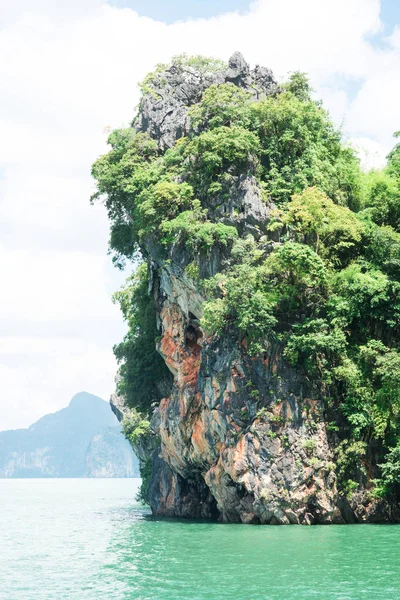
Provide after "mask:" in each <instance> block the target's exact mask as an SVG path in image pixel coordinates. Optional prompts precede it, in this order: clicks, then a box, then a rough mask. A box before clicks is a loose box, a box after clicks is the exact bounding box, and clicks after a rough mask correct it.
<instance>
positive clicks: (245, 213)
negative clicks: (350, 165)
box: [113, 54, 380, 524]
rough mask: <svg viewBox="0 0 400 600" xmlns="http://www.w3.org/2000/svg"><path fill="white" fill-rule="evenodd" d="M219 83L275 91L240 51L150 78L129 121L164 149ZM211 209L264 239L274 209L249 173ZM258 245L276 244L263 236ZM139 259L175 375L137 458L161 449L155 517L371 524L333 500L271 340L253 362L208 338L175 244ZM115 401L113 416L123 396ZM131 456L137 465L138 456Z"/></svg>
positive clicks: (317, 431)
mask: <svg viewBox="0 0 400 600" xmlns="http://www.w3.org/2000/svg"><path fill="white" fill-rule="evenodd" d="M223 82H234V83H235V84H236V85H238V86H239V87H242V88H244V89H245V90H247V91H251V93H252V94H254V97H255V98H257V99H258V98H260V97H262V96H263V95H264V96H265V95H268V94H271V93H277V92H278V91H279V90H278V88H277V84H276V82H275V80H274V78H273V75H272V73H271V72H270V71H269V70H268V69H263V68H261V67H257V68H256V69H254V70H250V68H249V66H248V65H247V64H246V62H245V61H244V60H243V58H242V57H241V55H239V54H235V55H234V56H233V57H232V58H231V60H230V62H229V67H228V69H227V70H226V71H224V72H219V73H217V74H216V75H214V76H211V75H210V76H207V77H205V78H203V79H198V78H196V77H195V76H194V75H193V74H192V73H191V72H190V71H189V72H187V73H185V72H182V71H177V70H175V69H174V68H173V67H172V68H171V69H170V70H169V71H167V72H166V73H164V74H163V84H162V86H161V85H160V87H159V89H157V82H155V84H154V86H155V88H156V92H157V93H156V94H152V95H151V94H150V95H147V96H146V97H145V98H144V100H143V101H142V105H141V110H140V115H139V117H138V119H137V120H136V121H135V122H134V124H133V125H134V127H135V128H136V129H137V130H138V131H142V132H148V133H149V134H150V136H151V137H152V138H154V139H155V140H157V142H158V144H159V146H160V148H161V149H163V150H164V149H165V148H168V147H171V146H173V144H174V143H175V141H176V140H177V139H178V138H180V137H181V136H182V135H184V134H185V133H187V132H188V129H189V126H190V124H189V120H188V109H189V107H190V106H191V105H192V104H194V103H196V102H198V101H199V99H200V97H201V94H202V92H203V91H204V89H205V88H206V87H208V86H210V85H211V84H213V83H223ZM207 208H208V211H209V215H210V217H211V219H213V220H220V221H222V222H223V223H225V224H229V225H234V226H235V227H236V229H237V231H238V232H239V235H241V236H243V235H244V234H246V233H249V232H250V233H252V235H253V236H254V237H255V238H256V239H258V240H260V239H262V236H263V235H264V234H265V231H266V226H267V224H268V222H269V218H270V212H271V210H272V209H273V206H272V205H271V204H268V203H266V202H265V201H264V200H262V198H261V190H260V189H259V188H258V187H257V184H256V182H255V179H254V178H253V177H252V175H251V172H249V173H248V174H247V175H241V176H238V177H236V179H234V181H233V182H232V193H231V194H230V195H229V200H227V199H226V198H225V199H224V200H219V201H215V200H214V201H213V202H211V201H210V204H209V206H208V207H207ZM265 243H266V244H273V243H274V242H273V239H271V236H270V237H269V239H266V240H265ZM146 251H147V257H146V258H147V259H148V261H149V263H150V265H151V275H152V277H151V291H152V293H153V294H154V297H155V299H156V306H157V313H158V321H159V328H160V333H161V339H160V341H159V344H158V350H159V352H160V354H161V355H162V357H163V358H164V360H165V363H166V365H167V366H168V368H169V370H170V371H171V373H172V374H173V377H174V385H173V389H172V393H171V395H170V396H169V397H166V398H164V399H163V400H162V401H161V403H160V405H159V406H158V407H157V408H156V409H155V411H154V414H153V419H152V427H153V430H154V436H153V438H152V442H151V443H150V445H147V448H145V449H144V450H145V451H144V452H142V459H143V458H145V457H146V456H148V454H149V452H151V450H152V448H153V447H154V445H157V444H158V442H159V445H157V447H156V450H155V451H154V452H153V469H152V478H151V482H150V488H149V489H150V491H149V502H150V505H151V508H152V511H153V513H154V514H155V515H165V516H174V517H193V518H204V519H220V520H223V521H226V522H243V523H270V524H289V523H294V524H312V523H343V522H345V521H357V520H359V521H362V520H374V519H376V520H379V518H380V513H379V510H380V509H379V507H377V506H376V505H375V504H374V503H373V502H372V503H371V502H370V501H369V500H367V499H366V496H363V497H362V498H358V499H357V502H355V501H353V503H350V502H349V501H347V500H345V499H344V498H343V497H341V496H340V495H339V494H338V490H337V483H336V475H335V472H334V468H333V465H332V461H333V451H332V440H330V439H329V436H328V432H327V427H326V422H325V418H324V407H323V402H322V391H321V389H318V387H317V386H316V385H314V384H313V382H312V381H310V380H309V379H308V378H307V377H306V376H305V375H301V374H299V372H298V371H296V370H295V369H294V368H292V367H290V366H289V365H288V363H287V362H285V361H284V360H283V358H282V351H281V348H280V346H279V344H278V343H276V344H273V345H272V346H271V347H270V349H269V350H268V352H265V353H264V355H263V356H261V357H256V358H254V357H251V356H249V354H248V353H247V351H246V347H245V344H241V343H239V342H238V340H237V339H236V338H235V336H234V335H233V334H232V335H224V336H223V337H218V336H213V337H212V338H207V337H206V336H205V334H204V332H203V331H202V329H201V327H200V324H199V323H200V319H201V317H202V306H203V297H202V294H201V291H200V289H199V288H197V286H196V285H195V284H194V283H193V280H191V279H189V278H188V277H187V276H186V274H185V271H184V268H185V266H186V265H187V263H188V259H187V257H186V254H185V249H184V248H183V247H181V246H179V245H176V246H174V247H173V248H172V250H171V252H170V256H169V260H167V261H166V260H164V259H163V258H160V253H159V252H158V250H157V244H155V243H152V244H148V246H147V248H146ZM224 258H225V257H224V255H223V252H222V251H221V250H220V249H218V248H214V250H213V251H212V252H211V253H210V254H209V255H208V256H207V257H204V260H202V261H201V265H200V269H201V271H202V273H201V275H202V276H210V275H214V274H215V273H216V272H217V271H218V270H219V269H220V267H221V264H223V261H224ZM260 399H262V401H263V402H262V405H263V408H262V409H261V410H260ZM113 404H114V410H115V412H116V413H117V414H119V416H121V414H122V412H123V410H124V409H123V407H121V399H118V398H117V397H115V398H114V399H113ZM142 450H143V448H142ZM135 451H136V453H137V454H138V455H139V457H141V449H140V448H135Z"/></svg>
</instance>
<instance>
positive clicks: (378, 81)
mask: <svg viewBox="0 0 400 600" xmlns="http://www.w3.org/2000/svg"><path fill="white" fill-rule="evenodd" d="M399 13H400V3H399V2H398V0H386V1H385V0H384V1H383V2H380V1H379V0H324V1H323V2H321V0H258V1H256V2H252V3H248V2H245V1H240V0H237V1H232V0H231V1H228V0H221V1H220V2H218V1H215V0H214V1H213V2H212V1H211V0H203V1H200V0H197V1H196V0H191V1H190V0H185V1H183V0H175V1H174V2H167V1H166V0H153V1H152V0H146V1H144V0H112V1H111V0H110V1H109V3H107V2H105V1H104V0H69V1H68V2H67V1H64V0H62V1H61V0H0V54H1V56H2V60H1V63H0V281H1V288H0V390H1V398H2V403H3V405H2V408H1V410H0V430H2V429H10V428H17V427H27V426H29V425H30V424H31V423H32V422H34V421H35V420H36V419H38V418H39V417H40V416H42V415H43V414H45V413H48V412H54V411H56V410H58V409H59V408H61V407H63V406H65V405H66V404H68V402H69V400H70V399H71V397H72V396H73V395H74V394H75V393H77V392H79V391H82V390H86V391H88V392H91V393H93V394H96V395H98V396H100V397H102V398H105V399H108V397H109V396H110V394H111V392H112V391H113V385H114V375H115V371H116V364H115V360H114V357H113V353H112V346H113V345H114V344H115V343H118V342H119V341H120V340H121V339H122V337H123V335H124V332H125V327H124V324H123V322H122V318H121V316H120V314H119V310H118V308H117V307H116V306H114V305H113V304H112V302H111V294H112V292H113V291H115V290H116V289H118V287H119V286H120V285H121V284H122V283H123V280H124V278H125V277H126V275H127V273H120V272H118V271H117V270H116V269H114V268H113V267H112V265H111V259H110V257H109V256H108V255H107V240H108V224H107V219H106V215H105V211H104V208H103V207H102V206H101V205H99V204H97V205H96V206H91V205H90V203H89V197H90V194H91V193H92V192H93V191H94V185H93V182H92V180H91V177H90V167H91V164H92V163H93V161H94V160H95V159H96V158H97V157H98V156H100V155H101V154H102V153H104V152H105V151H106V149H107V146H106V138H107V133H106V132H107V131H108V130H109V129H110V128H114V127H120V126H126V125H127V124H129V122H130V121H131V119H132V116H133V115H134V113H135V107H136V106H137V103H138V99H139V95H138V87H137V82H138V81H140V80H141V79H143V77H144V75H145V74H146V73H147V72H148V71H149V70H151V69H152V67H153V66H154V65H155V64H156V63H159V62H166V61H168V60H169V58H170V57H171V56H173V55H175V54H180V53H182V52H187V53H189V54H206V55H209V56H214V57H217V58H222V59H224V60H227V59H228V58H229V56H230V55H231V54H232V53H233V52H234V51H235V50H240V51H241V52H242V53H243V54H244V56H245V58H246V59H247V60H248V61H249V62H250V63H251V64H252V65H255V64H257V63H258V64H262V65H264V66H267V67H270V68H272V69H273V71H274V72H275V74H276V76H277V77H278V78H279V79H282V78H284V77H285V76H286V75H287V73H288V72H290V71H294V70H301V71H307V72H308V73H309V76H310V78H311V83H312V86H313V88H314V89H315V93H316V96H318V97H320V98H322V99H323V101H324V104H325V106H326V107H327V108H328V109H329V110H330V112H331V115H332V118H333V119H334V120H335V122H336V123H337V124H338V125H342V127H343V132H344V136H345V139H346V140H347V141H348V142H349V143H352V144H354V145H355V146H356V147H357V148H359V149H360V152H361V154H362V158H363V164H364V165H365V167H366V168H367V167H370V166H374V165H375V166H379V165H382V164H383V163H384V157H385V155H386V154H387V152H388V151H389V150H390V148H391V146H392V145H393V139H392V134H393V132H394V131H396V130H398V129H400V123H399V120H400V115H399V110H398V106H399V104H398V102H399V101H398V99H399V97H400V14H399Z"/></svg>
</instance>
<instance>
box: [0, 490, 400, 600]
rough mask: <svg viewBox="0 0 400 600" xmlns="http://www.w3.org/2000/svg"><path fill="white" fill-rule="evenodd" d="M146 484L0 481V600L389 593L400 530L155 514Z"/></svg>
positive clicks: (396, 577)
mask: <svg viewBox="0 0 400 600" xmlns="http://www.w3.org/2000/svg"><path fill="white" fill-rule="evenodd" d="M138 484H139V480H133V479H114V480H99V479H97V480H96V479H95V480H91V479H69V480H68V479H62V480H61V479H59V480H49V479H47V480H11V479H10V480H0V531H1V544H0V564H1V570H0V598H1V599H4V600H6V599H7V600H66V599H68V600H93V599H96V600H125V599H126V600H128V599H129V600H167V599H168V600H228V599H229V600H305V599H307V600H310V599H312V598H319V599H323V600H375V599H378V598H379V599H382V600H388V599H391V598H396V597H397V596H398V592H399V589H400V527H398V526H390V525H381V526H379V525H354V526H353V525H346V526H332V527H329V526H328V527H327V526H325V527H324V526H319V527H294V526H289V527H268V526H265V527H262V526H251V525H220V524H209V523H192V522H176V521H165V520H154V519H152V518H150V517H149V516H148V511H147V510H146V509H144V508H143V507H141V506H140V505H138V504H137V503H136V502H135V501H134V497H135V493H136V490H137V487H138Z"/></svg>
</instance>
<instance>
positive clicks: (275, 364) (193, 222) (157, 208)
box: [92, 52, 400, 598]
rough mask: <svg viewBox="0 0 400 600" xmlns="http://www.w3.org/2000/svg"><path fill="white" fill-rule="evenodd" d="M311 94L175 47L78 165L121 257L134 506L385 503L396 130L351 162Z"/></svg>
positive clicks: (337, 519) (233, 511) (326, 512)
mask: <svg viewBox="0 0 400 600" xmlns="http://www.w3.org/2000/svg"><path fill="white" fill-rule="evenodd" d="M314 98H315V96H314V95H313V93H312V90H311V89H310V85H309V83H308V79H307V77H306V75H305V74H303V73H301V72H293V73H292V74H291V75H290V76H289V77H288V78H287V79H286V81H284V82H281V81H280V82H279V83H278V82H277V79H276V78H275V77H274V74H273V73H272V72H271V71H270V70H269V69H268V68H265V67H263V66H256V67H255V68H253V69H251V68H250V67H249V65H248V64H247V63H246V61H245V59H244V58H243V56H242V55H241V54H240V53H238V52H236V53H235V54H233V56H232V57H231V58H230V60H229V63H228V64H224V63H222V62H220V61H219V60H213V59H207V58H203V57H188V56H186V55H182V56H178V57H175V58H174V59H173V60H172V62H171V63H170V64H163V65H159V66H157V67H156V69H155V70H154V71H153V72H152V73H150V74H149V75H147V77H146V78H145V79H144V80H143V81H142V83H141V100H140V104H139V108H138V112H137V115H136V116H135V117H134V119H133V122H132V125H131V126H130V127H127V128H124V129H119V130H115V131H113V132H112V133H111V135H110V137H109V140H108V142H109V145H110V150H109V152H108V153H107V154H105V155H104V156H102V157H101V158H99V159H98V160H97V161H96V162H95V163H94V165H93V169H92V174H93V177H94V179H95V180H96V182H97V191H95V193H94V195H93V197H92V202H94V203H97V202H103V203H104V204H105V206H106V209H107V211H108V217H109V221H110V227H111V234H110V250H111V252H112V254H113V260H114V262H115V264H116V266H119V267H121V268H122V267H123V266H124V265H127V266H128V267H130V271H132V266H133V275H131V276H130V277H129V278H128V280H127V282H126V285H125V286H124V287H123V288H122V289H121V290H120V291H119V292H117V293H116V294H115V301H116V302H117V303H119V305H120V307H121V310H122V314H123V318H124V319H125V321H126V323H127V326H128V332H127V334H126V336H125V338H124V339H123V340H122V341H121V343H120V344H118V345H117V346H116V347H115V354H116V357H117V359H118V361H119V372H118V375H117V389H116V392H115V395H114V396H113V398H112V406H113V410H114V412H115V413H116V415H117V416H118V418H119V419H120V420H121V421H122V427H123V430H124V432H125V435H126V436H127V438H128V439H129V440H130V442H131V444H132V446H133V449H134V451H135V453H136V454H137V456H138V457H139V459H140V465H141V476H142V485H141V490H140V496H141V498H142V500H143V501H144V502H146V503H148V504H149V505H150V507H151V511H152V513H153V515H157V516H168V517H190V518H193V519H200V520H215V521H223V522H236V523H240V522H241V523H252V524H302V525H310V524H341V523H362V522H369V523H389V522H398V521H400V509H399V492H400V415H399V411H400V350H399V339H400V338H399V324H400V321H399V316H400V297H399V288H400V233H399V230H400V229H399V228H400V191H399V190H400V188H399V186H400V144H398V145H397V146H395V147H394V149H393V150H392V152H391V153H390V154H389V156H388V158H387V164H386V166H385V167H384V168H383V169H381V170H374V171H371V172H368V173H367V172H364V171H362V170H361V167H360V161H359V158H358V156H357V154H356V152H355V151H354V150H353V149H352V147H351V146H350V145H349V144H346V143H345V142H344V141H343V139H342V132H341V131H339V130H338V129H337V128H336V127H335V126H334V125H333V122H332V121H331V119H330V117H329V115H328V113H327V112H326V111H325V110H324V107H323V106H322V103H321V102H319V101H316V100H315V99H314ZM395 135H397V136H399V135H400V133H397V134H395ZM289 595H290V594H289ZM232 597H234V596H232ZM235 597H239V596H235ZM257 597H258V596H257ZM292 597H294V596H292ZM326 597H327V596H326ZM335 597H336V596H335ZM343 597H344V596H343ZM371 597H372V596H371ZM375 597H376V598H377V597H378V596H374V598H375ZM379 597H382V598H383V596H379Z"/></svg>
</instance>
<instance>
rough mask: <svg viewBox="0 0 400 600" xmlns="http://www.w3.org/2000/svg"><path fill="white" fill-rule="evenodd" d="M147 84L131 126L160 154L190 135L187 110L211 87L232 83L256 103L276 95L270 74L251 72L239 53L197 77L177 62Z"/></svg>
mask: <svg viewBox="0 0 400 600" xmlns="http://www.w3.org/2000/svg"><path fill="white" fill-rule="evenodd" d="M147 82H148V85H146V86H145V87H144V88H143V97H142V100H141V103H140V110H139V115H138V117H137V118H136V119H135V121H134V122H133V126H134V128H135V129H136V131H142V132H147V133H148V134H149V135H150V136H151V137H152V138H153V139H155V140H157V142H158V144H159V146H160V149H161V150H166V149H167V148H171V147H172V146H173V145H174V144H175V142H176V140H177V139H179V138H181V137H182V136H185V135H187V134H188V133H189V131H190V119H189V117H188V110H189V108H190V106H192V105H193V104H196V103H197V102H199V101H200V100H201V97H202V94H203V92H204V91H205V90H206V89H207V88H208V87H210V86H211V85H215V84H216V85H218V84H223V83H234V84H235V85H237V86H239V87H242V88H244V89H246V90H248V91H249V92H251V94H252V95H253V96H254V99H255V100H259V99H260V98H262V97H265V96H268V95H270V94H274V93H277V92H279V88H278V86H277V83H276V80H275V78H274V76H273V73H272V71H271V70H270V69H267V68H265V67H260V66H258V65H257V66H256V67H255V68H254V69H250V66H249V65H248V63H247V62H246V61H245V59H244V57H243V55H242V54H241V53H240V52H235V53H234V54H233V55H232V56H231V57H230V59H229V61H228V67H227V68H225V69H221V70H217V71H215V72H204V73H202V74H199V72H197V71H196V69H194V68H187V67H186V66H185V65H184V64H182V63H180V62H178V61H176V62H174V63H173V64H172V65H171V66H169V67H167V68H166V69H164V70H161V71H156V72H155V73H154V74H153V76H152V77H151V78H150V80H149V79H147Z"/></svg>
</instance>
